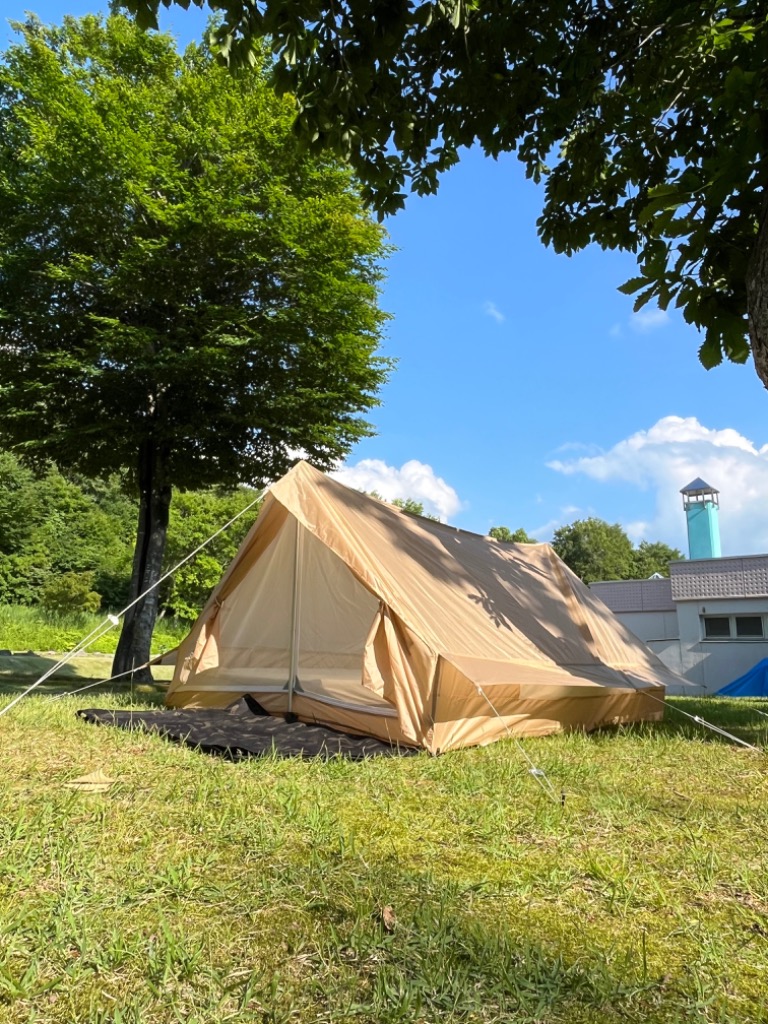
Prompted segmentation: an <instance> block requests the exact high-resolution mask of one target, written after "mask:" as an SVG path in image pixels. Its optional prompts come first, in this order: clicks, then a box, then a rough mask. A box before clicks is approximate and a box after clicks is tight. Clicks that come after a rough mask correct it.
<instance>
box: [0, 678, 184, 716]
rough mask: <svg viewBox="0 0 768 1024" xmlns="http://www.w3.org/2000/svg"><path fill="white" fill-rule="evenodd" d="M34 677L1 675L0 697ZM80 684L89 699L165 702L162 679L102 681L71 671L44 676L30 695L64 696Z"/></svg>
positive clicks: (15, 692) (11, 693) (25, 685)
mask: <svg viewBox="0 0 768 1024" xmlns="http://www.w3.org/2000/svg"><path fill="white" fill-rule="evenodd" d="M35 678H36V677H34V676H24V677H14V676H10V677H9V676H0V701H3V698H8V699H9V700H12V699H13V698H14V697H18V696H19V694H22V693H24V691H25V690H27V689H29V687H30V686H31V685H32V684H33V683H34V682H35ZM81 688H86V689H83V690H82V699H83V700H89V701H91V702H92V701H93V700H94V698H96V697H97V696H98V698H99V699H100V700H104V699H107V698H114V697H120V699H121V700H125V698H126V697H131V696H133V698H134V700H135V701H136V703H140V704H146V705H148V706H150V707H158V708H161V707H163V706H164V702H165V692H166V689H167V686H166V684H163V683H157V684H155V685H154V686H148V685H146V684H141V685H134V686H132V685H131V683H130V681H129V682H127V683H124V682H116V683H102V682H101V681H100V680H98V679H87V678H84V677H83V676H78V675H73V676H70V677H68V678H66V679H61V678H58V677H55V678H51V679H47V680H46V681H45V682H44V683H41V684H40V685H39V686H36V687H35V689H34V690H33V691H32V692H31V693H30V695H29V696H30V697H34V696H39V697H66V696H67V695H68V694H70V693H73V691H75V690H80V689H81ZM77 696H78V697H80V696H81V694H77Z"/></svg>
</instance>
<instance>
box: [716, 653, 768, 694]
mask: <svg viewBox="0 0 768 1024" xmlns="http://www.w3.org/2000/svg"><path fill="white" fill-rule="evenodd" d="M715 696H716V697H768V658H763V660H762V661H758V663H757V664H756V665H754V666H753V667H752V668H751V669H750V670H749V672H745V673H744V675H743V676H739V678H738V679H734V681H733V682H732V683H728V685H727V686H724V687H723V688H722V690H718V691H717V693H716V694H715Z"/></svg>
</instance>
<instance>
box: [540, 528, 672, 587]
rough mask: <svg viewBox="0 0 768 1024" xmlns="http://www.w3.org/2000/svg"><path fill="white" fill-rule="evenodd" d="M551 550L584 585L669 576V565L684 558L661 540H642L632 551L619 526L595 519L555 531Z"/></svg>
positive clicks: (630, 542)
mask: <svg viewBox="0 0 768 1024" xmlns="http://www.w3.org/2000/svg"><path fill="white" fill-rule="evenodd" d="M552 547H553V548H554V549H555V551H556V552H557V553H558V555H559V556H560V557H561V558H562V560H563V561H564V562H565V564H566V565H567V566H568V567H569V568H570V569H572V570H573V571H574V572H575V573H576V575H577V576H579V577H580V578H581V579H582V580H583V581H584V582H585V583H594V582H596V581H598V580H630V579H647V578H648V577H649V576H652V575H653V574H654V573H660V574H661V575H662V576H668V575H669V563H670V562H673V561H677V560H678V559H680V558H682V557H683V556H682V554H681V553H680V552H679V551H678V550H677V549H676V548H671V547H669V546H668V545H666V544H664V543H662V542H660V541H657V542H654V543H649V542H647V541H642V542H641V543H640V545H639V546H638V547H637V548H635V547H634V545H633V544H632V541H631V540H630V539H629V537H628V536H627V534H626V532H625V531H624V529H623V528H622V527H621V526H620V525H619V524H618V523H613V524H611V523H606V522H605V521H604V520H602V519H596V518H594V517H591V518H589V519H577V520H576V522H574V523H570V524H569V525H568V526H561V527H560V529H558V530H555V534H554V537H553V539H552Z"/></svg>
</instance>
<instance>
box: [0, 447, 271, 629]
mask: <svg viewBox="0 0 768 1024" xmlns="http://www.w3.org/2000/svg"><path fill="white" fill-rule="evenodd" d="M254 497H255V492H253V491H251V490H249V489H247V488H240V489H239V490H238V491H236V492H234V493H223V492H218V491H215V490H203V491H187V492H177V493H176V495H175V496H174V499H173V503H172V506H171V518H170V528H169V532H168V545H167V550H166V559H165V560H166V567H167V568H170V567H171V566H173V565H175V564H176V563H177V562H178V561H180V559H182V558H183V557H184V556H185V555H187V554H188V553H189V552H190V551H192V550H193V549H194V548H195V547H197V546H198V545H199V544H201V543H203V541H205V540H207V539H208V538H209V537H210V536H211V534H213V533H214V532H215V531H216V530H218V529H219V527H221V526H223V525H224V523H226V522H227V521H228V520H230V519H231V518H232V517H233V516H234V515H236V514H237V513H238V512H239V511H241V510H242V509H243V508H245V507H246V506H247V505H248V504H249V503H250V502H251V501H253V499H254ZM137 508H138V505H137V499H136V497H135V495H134V494H133V493H132V489H131V487H130V485H129V483H128V482H127V481H126V480H123V479H121V478H120V477H118V476H112V477H110V478H109V479H106V480H87V479H85V478H81V477H75V476H65V475H64V474H62V473H60V472H59V470H58V469H57V468H56V467H55V466H48V467H47V468H45V469H44V470H42V471H40V472H38V473H35V472H33V471H32V470H30V469H29V468H27V467H26V466H24V465H22V464H21V463H20V462H19V460H18V459H17V458H16V457H15V456H14V455H12V454H10V453H8V452H1V451H0V604H25V605H35V604H42V605H44V606H45V607H47V608H49V609H51V610H52V611H66V610H69V611H95V610H97V609H98V608H103V609H118V608H121V607H123V606H124V605H125V603H126V601H127V597H128V586H129V581H130V576H131V560H132V557H133V550H134V544H135V541H136V536H135V530H136V521H137V516H138V512H137ZM257 512H258V508H257V507H254V508H253V509H251V510H249V511H248V512H247V513H246V514H245V515H243V516H242V518H241V519H239V520H238V521H237V522H236V523H234V524H233V526H232V527H230V528H229V529H228V530H227V531H226V532H224V533H223V534H221V535H220V536H219V537H217V538H216V540H215V541H213V542H212V543H211V544H210V546H209V547H207V548H206V549H205V550H204V551H203V552H201V553H200V554H199V555H197V557H196V558H195V559H194V561H192V562H190V563H189V564H187V565H186V566H184V567H183V568H182V569H180V570H179V571H178V572H177V573H176V574H175V575H174V576H173V578H172V579H171V580H168V582H167V583H166V584H165V585H164V587H163V591H162V603H163V607H164V609H165V610H166V611H167V612H169V613H172V614H174V615H177V616H179V617H181V618H185V619H193V618H194V617H195V616H196V614H197V612H198V611H199V609H200V607H201V606H202V604H203V603H204V601H205V600H206V598H207V597H208V594H209V593H210V591H211V589H212V588H213V586H214V585H215V584H216V583H217V582H218V579H219V577H220V576H221V573H222V570H223V568H224V567H225V566H226V565H227V564H228V563H229V561H230V560H231V559H232V557H233V556H234V554H235V552H236V550H237V548H238V546H239V544H240V542H241V540H242V539H243V537H244V536H245V534H246V532H247V531H248V529H249V528H250V526H251V525H252V524H253V521H254V519H255V518H256V515H257Z"/></svg>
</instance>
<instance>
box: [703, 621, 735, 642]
mask: <svg viewBox="0 0 768 1024" xmlns="http://www.w3.org/2000/svg"><path fill="white" fill-rule="evenodd" d="M704 636H705V637H706V638H707V640H727V639H729V638H730V636H731V620H730V619H729V618H728V616H727V615H707V617H706V618H705V619H704Z"/></svg>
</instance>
